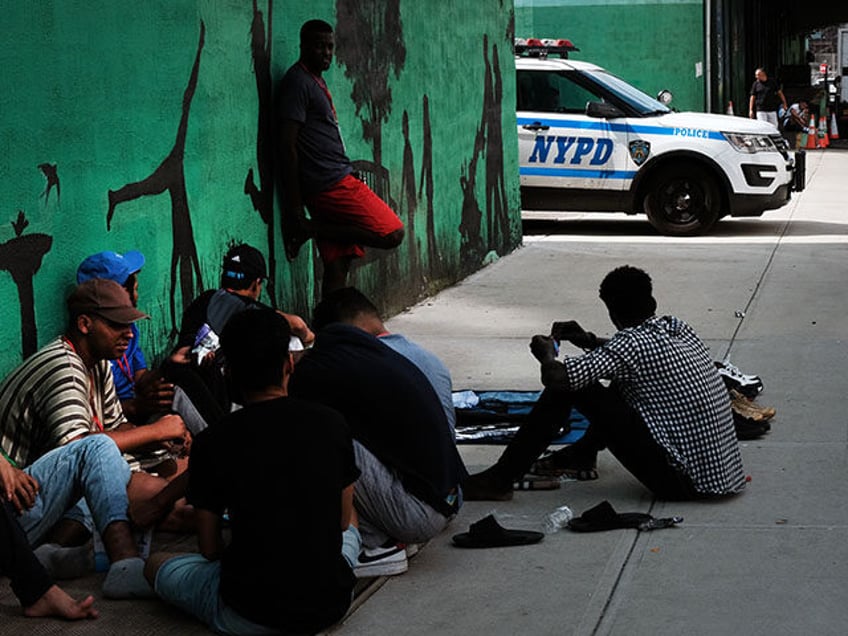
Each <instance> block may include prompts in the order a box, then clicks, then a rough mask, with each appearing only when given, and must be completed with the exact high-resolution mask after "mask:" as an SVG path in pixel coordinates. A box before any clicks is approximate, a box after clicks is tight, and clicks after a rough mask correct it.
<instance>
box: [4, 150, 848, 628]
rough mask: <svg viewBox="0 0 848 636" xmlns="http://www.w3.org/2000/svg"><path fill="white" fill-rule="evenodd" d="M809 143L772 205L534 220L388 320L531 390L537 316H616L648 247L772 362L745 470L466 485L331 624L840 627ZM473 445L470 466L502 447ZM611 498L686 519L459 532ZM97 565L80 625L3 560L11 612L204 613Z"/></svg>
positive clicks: (830, 192) (846, 251) (489, 384)
mask: <svg viewBox="0 0 848 636" xmlns="http://www.w3.org/2000/svg"><path fill="white" fill-rule="evenodd" d="M807 158H808V159H807V170H808V184H809V185H808V189H807V190H806V191H805V192H803V193H801V194H800V195H797V196H796V197H795V198H793V200H792V202H791V203H790V205H788V206H786V207H784V208H783V209H781V210H777V211H774V212H769V213H766V215H765V216H764V217H763V218H760V219H750V220H724V221H722V222H720V223H719V224H718V226H717V227H716V229H715V230H714V232H713V233H712V235H711V236H710V237H704V238H696V239H685V240H684V239H670V238H665V237H660V236H657V235H656V234H655V233H654V231H653V230H652V229H651V228H650V226H648V224H647V222H646V221H645V220H644V219H642V218H624V217H620V216H618V215H579V214H578V215H562V216H563V217H564V218H566V219H567V220H565V221H563V222H560V223H559V224H551V225H542V226H541V227H540V226H538V225H536V226H535V229H534V228H528V230H529V231H530V232H531V234H528V235H527V236H526V238H525V245H524V247H522V248H521V249H519V250H518V251H516V252H515V253H514V254H512V255H510V256H508V257H506V258H503V259H502V260H501V261H499V262H497V263H495V264H493V265H491V266H490V267H487V268H486V269H485V270H483V271H481V272H479V273H477V274H475V275H474V276H472V277H470V278H468V279H466V280H465V281H463V282H462V283H460V284H459V285H457V286H456V287H454V288H452V289H449V290H446V291H445V292H443V293H441V294H439V295H438V296H436V297H435V298H432V299H430V300H428V301H426V302H424V303H422V304H420V305H419V306H417V307H415V308H413V309H411V310H410V311H408V312H406V313H404V314H402V315H399V316H396V317H395V318H393V319H392V320H391V321H389V328H390V329H391V330H393V331H397V332H400V333H404V334H406V335H408V336H410V337H411V338H413V339H414V340H417V341H418V342H420V343H421V344H423V345H425V346H426V347H428V348H430V349H432V350H433V351H435V352H436V353H437V354H438V355H439V356H440V357H441V358H442V359H443V360H444V361H445V363H446V364H447V365H448V367H449V368H450V369H451V371H452V373H453V377H454V385H455V388H457V389H464V388H471V389H538V388H539V386H540V385H539V380H538V365H537V364H536V362H535V361H534V360H533V358H532V357H531V356H530V354H529V351H528V348H527V345H528V342H529V340H530V336H531V335H532V334H534V333H539V332H545V331H546V330H547V329H548V328H549V326H550V323H551V322H552V321H553V320H559V319H576V320H578V321H579V322H580V323H581V324H583V325H584V326H585V327H586V328H587V329H591V330H593V331H595V332H596V333H597V334H598V335H603V334H609V333H610V330H611V328H612V327H611V325H610V323H609V319H608V317H607V315H606V312H605V310H604V308H603V305H602V304H601V303H600V301H599V300H598V298H597V288H598V284H599V283H600V281H601V278H602V277H603V276H604V274H606V272H608V271H609V270H611V269H612V268H614V267H616V266H618V265H621V264H625V263H629V264H632V265H636V266H640V267H643V268H645V269H646V270H647V271H648V272H649V273H650V274H651V275H652V276H653V278H654V283H655V290H656V296H657V299H658V301H659V305H660V307H659V311H660V312H666V313H674V314H676V315H678V316H680V317H682V318H684V319H685V320H687V321H688V322H689V323H690V324H692V325H693V326H694V327H695V329H696V330H697V331H698V332H699V333H700V335H701V336H702V338H703V339H704V340H705V341H706V342H707V343H708V344H709V346H710V347H711V348H712V351H713V352H714V355H715V357H716V358H719V359H720V358H724V357H725V356H726V355H727V354H729V355H730V358H731V360H732V361H733V362H734V363H735V364H737V365H738V366H740V367H741V368H742V369H743V370H746V371H750V372H755V373H758V374H760V375H761V376H762V378H763V381H764V383H765V391H764V393H763V394H762V396H761V397H760V398H758V402H760V403H762V404H765V405H772V406H775V407H776V408H777V409H778V414H777V417H776V418H775V420H774V421H773V425H772V431H771V432H770V433H769V434H768V435H767V436H766V437H764V438H762V439H761V440H757V441H753V442H748V443H745V444H744V445H743V458H744V461H745V468H746V472H747V473H748V474H750V475H751V482H750V484H749V486H748V488H747V491H746V492H745V493H744V494H743V495H741V496H739V497H737V498H735V499H733V500H731V501H727V502H723V503H697V504H693V503H674V504H665V503H661V502H655V501H654V500H653V499H652V497H651V496H650V494H649V493H648V492H647V491H646V490H645V489H644V488H642V487H641V486H640V484H639V483H638V482H636V481H635V480H634V479H632V478H631V477H630V476H629V475H628V474H626V473H625V472H624V471H623V470H622V469H621V468H620V467H619V466H618V465H617V463H616V462H615V461H614V460H613V459H612V458H611V457H610V456H609V455H608V454H606V453H602V454H601V456H600V458H599V470H600V473H601V477H600V479H599V480H597V481H594V482H567V483H565V484H563V488H562V489H561V490H558V491H549V492H536V493H533V492H529V493H516V496H515V499H514V500H513V501H511V502H506V503H497V504H495V503H487V502H468V503H467V504H466V505H465V506H464V508H463V509H462V511H461V513H460V515H459V517H458V518H457V519H456V520H455V521H454V523H453V524H452V526H451V527H450V528H449V529H448V530H447V531H446V532H445V533H444V534H443V535H442V536H440V537H438V538H436V539H434V540H433V541H431V542H430V543H429V544H427V545H426V546H425V547H424V548H423V549H422V550H421V551H420V552H419V553H418V555H417V556H416V557H415V558H414V559H413V560H412V562H411V563H410V569H409V572H407V573H406V574H404V575H402V576H399V577H394V578H391V579H384V580H378V581H377V583H376V584H374V585H371V586H370V588H368V590H367V591H366V592H365V593H364V594H362V595H361V596H360V597H359V599H357V602H356V607H355V609H354V610H353V611H352V612H351V613H350V614H349V616H348V618H347V619H346V620H345V621H344V622H343V624H342V625H340V626H338V627H336V628H335V629H334V630H332V633H333V634H338V635H341V636H349V635H356V634H363V635H365V634H367V635H369V636H381V635H392V636H398V635H403V634H410V635H416V636H417V635H425V634H426V635H428V636H429V635H434V634H439V635H443V634H456V635H467V634H490V635H492V636H494V635H498V636H499V635H501V634H503V635H507V634H509V635H512V634H529V635H533V636H535V635H543V634H557V635H563V634H565V635H570V634H578V635H584V634H599V635H602V634H603V635H605V634H614V635H618V634H627V635H628V636H633V635H636V636H641V635H647V634H652V635H653V634H660V635H665V634H687V635H699V634H705V635H706V634H710V635H711V636H712V635H715V634H744V635H745V636H749V635H758V634H763V635H766V634H767V635H769V636H774V635H797V634H817V635H830V634H833V635H837V634H839V635H842V634H845V633H846V631H848V630H846V623H847V622H848V584H846V582H848V530H847V529H846V526H848V510H847V509H846V507H845V506H844V502H845V501H846V495H848V480H846V416H845V414H844V403H843V402H842V400H843V398H844V396H845V395H846V394H848V377H846V368H845V367H846V364H845V360H846V358H848V356H846V343H845V340H846V331H848V327H846V321H845V313H846V309H848V286H846V284H845V281H846V279H848V276H846V274H848V214H846V210H845V209H844V208H845V201H846V195H845V191H846V188H848V179H846V175H848V152H843V151H834V150H828V151H824V152H816V151H813V152H810V153H808V155H807ZM738 316H742V317H738ZM461 448H462V454H463V456H464V458H465V460H466V463H467V464H468V466H469V469H470V470H471V471H472V472H476V471H477V470H478V469H480V468H483V467H485V466H487V465H489V464H491V463H492V462H493V461H494V460H495V459H496V458H497V456H498V455H499V454H500V452H501V449H502V447H497V446H463V447H461ZM604 499H606V500H609V501H610V502H611V503H612V505H613V506H614V507H615V508H616V510H618V511H620V512H632V511H643V512H650V513H651V514H653V515H655V516H660V517H664V516H671V515H680V516H682V517H684V518H685V521H684V522H683V524H681V525H680V526H679V527H677V528H673V529H668V530H658V531H655V532H649V533H641V534H640V533H637V532H636V531H634V530H616V531H611V532H603V533H595V534H586V535H581V534H575V533H571V532H569V531H567V530H565V531H561V532H559V533H556V534H553V535H549V536H547V537H546V538H545V540H544V541H543V542H542V543H540V544H537V545H534V546H528V547H521V548H505V549H497V550H462V549H458V548H454V547H452V546H451V543H450V538H451V536H452V534H454V533H456V532H461V531H465V530H467V528H468V525H469V524H471V523H472V522H474V521H477V520H478V519H480V518H482V517H484V516H485V515H487V514H488V513H490V512H494V513H495V514H496V515H497V516H498V518H499V519H500V520H501V522H502V524H503V525H505V526H507V527H515V528H524V529H538V528H539V526H540V525H541V520H542V517H543V516H544V515H545V514H546V513H548V512H549V511H551V510H553V509H554V508H556V507H557V506H560V505H562V504H567V505H569V506H571V507H572V509H573V510H574V511H575V513H576V514H580V513H582V512H583V511H585V510H586V509H588V508H590V507H592V506H594V505H595V504H597V503H599V502H600V501H603V500H604ZM154 544H155V548H156V549H169V548H170V549H180V548H182V549H192V547H193V539H191V538H186V539H183V540H178V539H176V538H173V537H172V538H168V537H164V536H157V538H156V540H155V541H154ZM102 576H103V575H102V574H101V575H91V576H89V577H86V578H84V579H79V580H75V581H69V582H66V583H64V584H63V587H64V588H65V589H67V590H68V591H69V592H70V593H72V594H73V595H75V596H78V597H81V596H83V595H84V594H88V593H94V594H95V596H96V597H97V598H98V601H97V607H98V608H99V609H100V612H101V617H100V618H99V619H98V620H97V621H95V622H84V623H73V624H72V623H63V622H60V621H55V620H35V619H24V618H22V617H21V615H20V606H19V605H18V604H17V601H16V599H15V598H14V597H13V596H12V594H11V591H10V590H9V586H8V584H7V583H6V582H5V581H4V582H3V583H2V585H0V633H3V634H6V633H9V634H13V633H28V634H33V635H35V634H59V633H61V634H63V635H68V634H71V635H73V634H90V633H110V634H111V633H115V634H118V633H120V634H145V635H150V634H169V635H173V634H195V633H196V634H204V633H208V632H207V630H206V629H205V628H204V627H203V626H202V625H200V624H199V623H197V622H196V621H193V620H192V619H190V618H188V617H187V616H185V615H183V614H181V613H180V612H179V611H177V610H176V609H173V608H170V607H167V606H165V605H164V604H162V603H159V602H157V601H135V602H128V601H108V600H104V599H102V597H101V594H100V593H99V587H100V582H101V580H102ZM281 576H285V573H281ZM296 584H297V583H296V581H292V585H296Z"/></svg>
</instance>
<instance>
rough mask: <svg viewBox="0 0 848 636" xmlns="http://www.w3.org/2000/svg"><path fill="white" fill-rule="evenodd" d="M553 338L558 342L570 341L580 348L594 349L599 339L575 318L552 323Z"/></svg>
mask: <svg viewBox="0 0 848 636" xmlns="http://www.w3.org/2000/svg"><path fill="white" fill-rule="evenodd" d="M551 338H553V339H554V340H556V341H557V342H562V341H563V340H565V341H566V342H570V343H571V344H573V345H574V346H575V347H579V348H580V349H594V348H595V347H597V346H598V339H597V337H595V334H593V333H592V332H590V331H586V330H584V329H583V327H581V326H580V325H579V324H578V323H577V322H576V321H575V320H566V321H562V322H555V323H554V324H553V325H551Z"/></svg>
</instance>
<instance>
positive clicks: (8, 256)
mask: <svg viewBox="0 0 848 636" xmlns="http://www.w3.org/2000/svg"><path fill="white" fill-rule="evenodd" d="M28 225H29V221H27V219H26V215H25V214H24V212H23V211H19V212H18V218H17V219H16V220H14V221H12V228H13V229H14V230H15V237H14V238H12V239H10V240H8V241H6V242H5V243H0V270H2V271H6V272H9V274H11V275H12V280H13V281H14V283H15V286H16V287H17V288H18V301H19V303H20V310H21V353H22V355H23V357H24V358H27V357H29V356H30V355H32V354H33V353H35V352H36V351H37V350H38V329H37V328H36V324H35V295H34V293H33V285H32V281H33V278H35V274H36V272H38V270H39V269H40V268H41V262H42V260H43V259H44V255H45V254H47V252H49V251H50V248H51V247H52V246H53V238H52V237H51V236H48V235H47V234H27V235H24V234H23V231H24V230H25V229H26V228H27V226H28Z"/></svg>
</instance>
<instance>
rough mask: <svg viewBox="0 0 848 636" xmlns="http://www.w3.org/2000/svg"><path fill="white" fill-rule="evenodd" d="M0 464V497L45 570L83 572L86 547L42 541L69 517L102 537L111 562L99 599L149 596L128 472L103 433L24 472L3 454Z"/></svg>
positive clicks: (62, 449)
mask: <svg viewBox="0 0 848 636" xmlns="http://www.w3.org/2000/svg"><path fill="white" fill-rule="evenodd" d="M0 462H5V463H6V464H8V465H7V466H5V467H4V470H3V471H2V472H0V482H2V483H0V486H2V495H3V496H4V497H5V498H6V499H7V500H8V501H9V502H10V503H11V504H12V505H13V506H14V507H15V509H16V510H17V512H18V514H19V517H18V521H19V523H20V525H21V527H22V528H23V530H24V532H25V533H26V536H27V540H28V541H29V542H30V545H33V546H38V548H37V549H36V551H35V552H36V556H38V558H39V560H40V561H41V562H42V563H43V564H44V565H45V566H46V567H47V569H48V571H50V572H51V573H53V574H54V575H56V576H58V577H60V578H65V577H68V576H73V575H81V574H83V573H84V570H85V566H86V561H87V559H86V556H87V552H88V550H87V548H86V547H67V546H62V545H59V544H55V543H50V542H45V541H47V540H48V537H49V533H50V531H51V529H52V528H53V527H54V526H55V525H56V524H57V523H58V522H59V521H60V520H61V519H63V518H67V517H70V518H73V519H75V520H77V521H79V522H80V523H82V524H83V525H85V526H86V527H87V528H88V529H89V530H96V531H97V532H99V533H100V535H101V536H102V537H103V543H104V545H105V548H106V553H107V554H108V556H109V559H110V561H111V566H110V568H109V572H108V573H107V575H106V579H105V581H104V583H103V594H104V596H106V597H107V598H145V597H150V596H152V595H153V591H152V589H151V588H150V586H149V585H147V582H146V581H145V579H144V576H143V569H144V561H143V560H142V559H141V558H140V557H139V555H138V548H137V547H136V544H135V541H134V540H133V536H132V532H131V529H130V523H129V516H128V510H129V500H128V498H127V483H128V482H129V479H130V469H129V465H128V464H127V462H126V460H124V458H123V456H122V455H121V452H120V451H119V450H118V447H117V446H116V445H115V442H113V441H112V440H111V439H110V438H109V437H107V436H106V435H99V434H96V435H88V436H85V437H82V438H80V439H78V440H76V441H73V442H70V443H68V444H66V445H64V446H60V447H58V448H55V449H53V450H52V451H50V452H48V453H46V454H44V455H42V456H41V457H40V458H38V459H37V460H36V461H35V462H33V463H32V464H30V465H29V466H28V467H27V468H25V469H24V470H20V469H18V468H17V467H16V466H15V465H14V464H12V463H11V462H9V461H8V460H7V458H6V457H5V454H2V455H0ZM86 504H87V505H86ZM88 510H90V516H89V514H88ZM92 522H93V523H92Z"/></svg>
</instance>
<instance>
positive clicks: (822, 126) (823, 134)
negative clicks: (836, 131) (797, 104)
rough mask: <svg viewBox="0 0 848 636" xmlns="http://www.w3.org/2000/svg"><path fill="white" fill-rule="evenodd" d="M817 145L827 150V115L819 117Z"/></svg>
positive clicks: (828, 141)
mask: <svg viewBox="0 0 848 636" xmlns="http://www.w3.org/2000/svg"><path fill="white" fill-rule="evenodd" d="M819 145H820V146H821V147H822V148H827V147H828V146H829V145H830V140H829V139H828V138H827V113H825V114H824V115H822V116H821V117H819Z"/></svg>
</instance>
